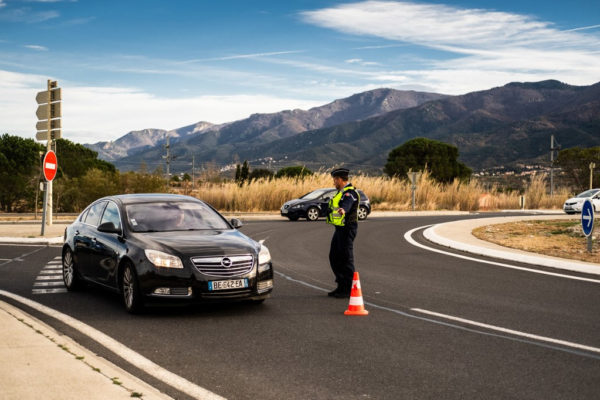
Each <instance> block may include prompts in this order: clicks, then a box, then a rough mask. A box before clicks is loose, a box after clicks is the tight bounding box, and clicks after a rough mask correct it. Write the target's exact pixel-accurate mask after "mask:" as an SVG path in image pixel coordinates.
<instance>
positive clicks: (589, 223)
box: [581, 199, 594, 236]
mask: <svg viewBox="0 0 600 400" xmlns="http://www.w3.org/2000/svg"><path fill="white" fill-rule="evenodd" d="M581 227H582V228H583V234H584V235H585V236H590V235H591V234H592V231H593V230H594V206H593V205H592V201H591V200H589V199H588V200H586V201H584V202H583V207H581Z"/></svg>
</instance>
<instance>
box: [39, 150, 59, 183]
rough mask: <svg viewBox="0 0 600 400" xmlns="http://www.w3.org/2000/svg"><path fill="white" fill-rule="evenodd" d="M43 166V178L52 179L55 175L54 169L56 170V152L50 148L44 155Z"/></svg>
mask: <svg viewBox="0 0 600 400" xmlns="http://www.w3.org/2000/svg"><path fill="white" fill-rule="evenodd" d="M42 166H43V167H44V178H46V180H47V181H48V182H50V181H52V180H53V179H54V177H55V176H56V171H57V170H58V163H57V161H56V153H54V152H53V151H52V150H50V151H49V152H47V153H46V155H45V156H44V162H43V163H42Z"/></svg>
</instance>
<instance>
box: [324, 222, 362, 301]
mask: <svg viewBox="0 0 600 400" xmlns="http://www.w3.org/2000/svg"><path fill="white" fill-rule="evenodd" d="M357 231H358V224H357V223H356V222H355V223H350V224H347V225H346V226H336V227H335V232H334V234H333V237H332V238H331V247H330V249H329V263H330V264H331V269H332V270H333V274H334V275H335V281H336V282H337V284H338V287H339V288H340V289H342V290H344V291H348V292H349V291H350V289H351V287H352V279H353V277H354V238H355V237H356V233H357Z"/></svg>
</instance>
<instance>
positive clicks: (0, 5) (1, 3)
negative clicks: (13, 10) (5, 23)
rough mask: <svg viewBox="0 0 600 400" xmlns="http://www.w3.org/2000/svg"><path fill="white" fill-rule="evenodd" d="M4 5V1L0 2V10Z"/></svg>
mask: <svg viewBox="0 0 600 400" xmlns="http://www.w3.org/2000/svg"><path fill="white" fill-rule="evenodd" d="M5 6H6V3H5V2H4V0H0V8H2V7H5Z"/></svg>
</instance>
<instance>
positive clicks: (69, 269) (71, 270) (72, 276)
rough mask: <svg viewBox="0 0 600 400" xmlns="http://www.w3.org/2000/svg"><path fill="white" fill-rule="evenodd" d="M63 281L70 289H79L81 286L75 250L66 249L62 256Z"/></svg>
mask: <svg viewBox="0 0 600 400" xmlns="http://www.w3.org/2000/svg"><path fill="white" fill-rule="evenodd" d="M62 270H63V282H64V283H65V287H66V288H67V290H68V291H70V292H71V291H74V290H77V289H78V288H79V287H81V278H79V275H78V274H77V268H76V267H75V261H74V260H73V252H72V251H71V249H68V248H67V249H65V251H64V252H63V256H62Z"/></svg>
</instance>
